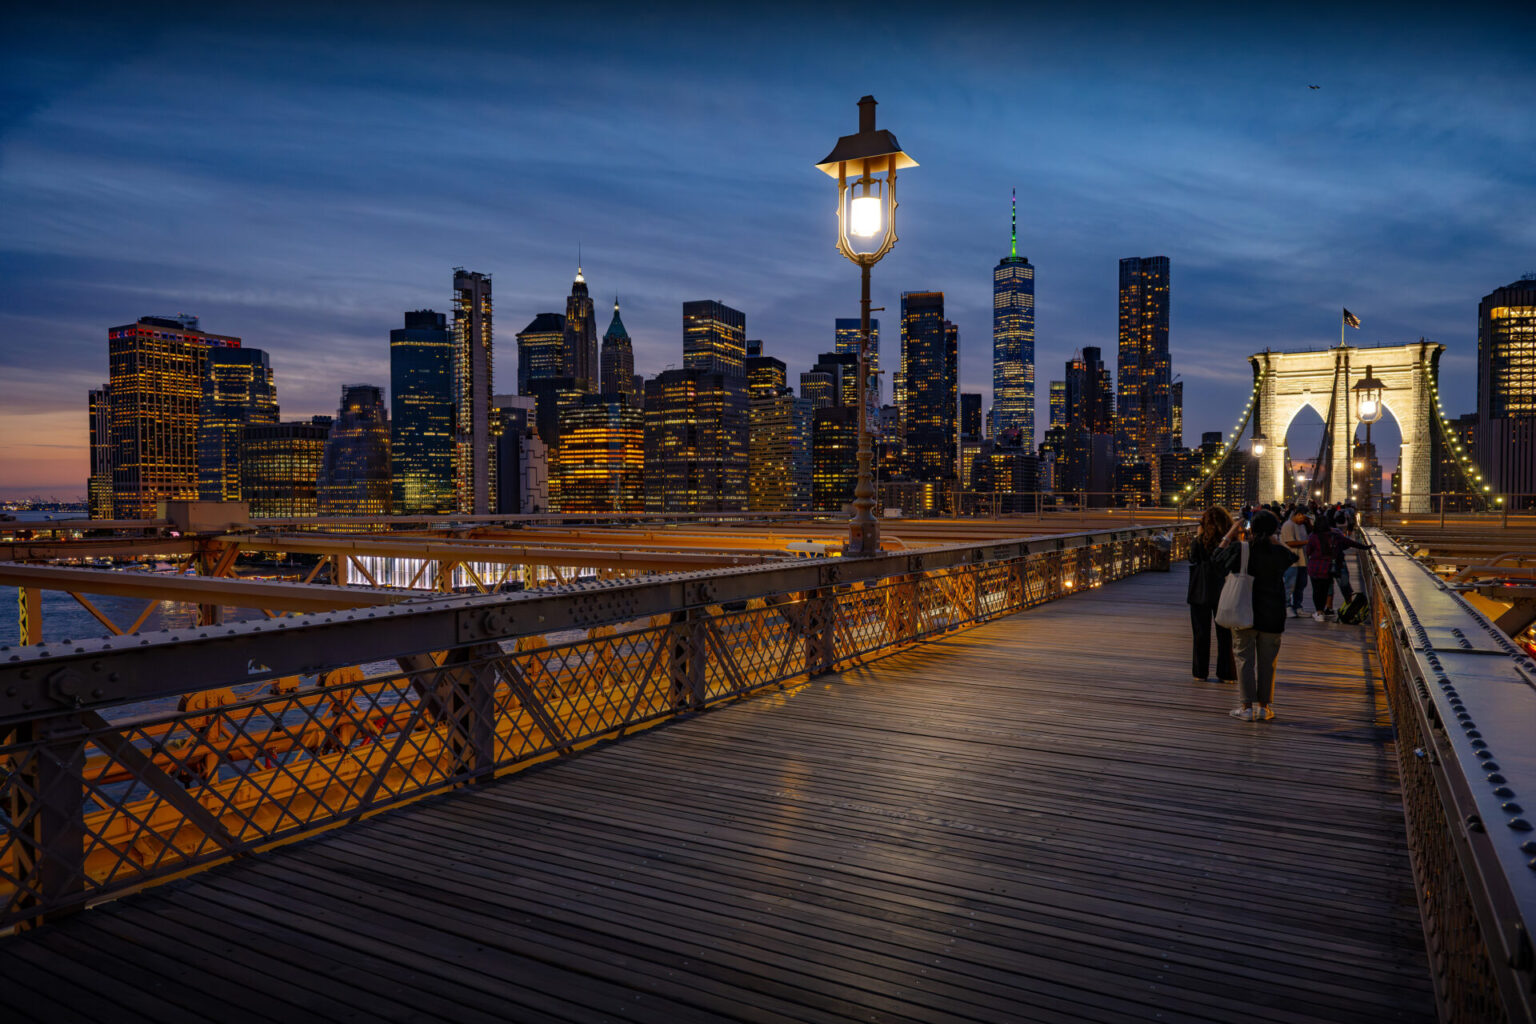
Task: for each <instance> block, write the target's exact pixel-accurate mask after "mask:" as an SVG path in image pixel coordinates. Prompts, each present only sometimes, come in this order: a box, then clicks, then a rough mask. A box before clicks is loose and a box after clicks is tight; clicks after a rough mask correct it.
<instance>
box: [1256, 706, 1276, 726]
mask: <svg viewBox="0 0 1536 1024" xmlns="http://www.w3.org/2000/svg"><path fill="white" fill-rule="evenodd" d="M1274 717H1275V709H1274V708H1272V707H1269V706H1268V705H1265V706H1263V707H1259V708H1254V714H1253V720H1254V721H1255V722H1267V721H1269V720H1270V719H1271V718H1274Z"/></svg>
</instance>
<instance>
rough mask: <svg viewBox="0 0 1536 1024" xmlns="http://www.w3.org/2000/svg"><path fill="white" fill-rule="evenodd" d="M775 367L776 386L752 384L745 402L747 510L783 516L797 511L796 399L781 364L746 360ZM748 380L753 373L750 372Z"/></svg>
mask: <svg viewBox="0 0 1536 1024" xmlns="http://www.w3.org/2000/svg"><path fill="white" fill-rule="evenodd" d="M759 359H761V360H762V361H771V362H773V363H777V364H778V366H777V370H778V376H779V383H778V384H772V383H768V382H766V381H760V382H758V383H756V384H751V385H749V387H750V388H751V394H750V397H749V398H748V413H747V415H748V420H747V424H748V431H747V489H748V494H749V499H748V504H747V507H748V508H749V509H750V510H752V511H753V512H785V511H789V510H792V509H795V508H796V505H795V493H794V477H795V455H796V451H795V442H796V437H797V435H796V433H795V403H796V402H797V401H799V399H797V398H795V395H794V392H792V391H790V390H789V388H787V387H785V386H784V384H783V372H784V364H783V363H781V362H779V360H777V359H771V358H770V357H766V356H764V357H757V358H749V359H748V360H747V363H748V366H749V367H750V366H751V365H752V364H753V363H754V362H757V361H759ZM747 373H748V379H749V380H751V378H752V375H753V371H752V370H751V369H750V368H749V369H748V371H747Z"/></svg>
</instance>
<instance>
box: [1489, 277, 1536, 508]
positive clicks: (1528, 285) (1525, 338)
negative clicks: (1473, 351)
mask: <svg viewBox="0 0 1536 1024" xmlns="http://www.w3.org/2000/svg"><path fill="white" fill-rule="evenodd" d="M1477 420H1478V423H1477V446H1476V448H1477V465H1478V467H1479V468H1480V469H1481V471H1482V472H1483V473H1486V474H1487V479H1486V480H1485V481H1484V483H1485V484H1486V485H1487V486H1488V488H1489V493H1490V494H1493V495H1499V496H1503V497H1504V498H1505V503H1506V504H1507V505H1508V506H1510V507H1514V508H1536V278H1533V277H1531V276H1527V277H1524V278H1522V279H1520V280H1519V281H1515V282H1513V283H1512V284H1508V285H1506V286H1504V287H1503V288H1496V289H1494V290H1493V291H1492V292H1490V293H1489V294H1488V295H1485V296H1484V297H1483V301H1482V302H1481V303H1479V304H1478V307H1477Z"/></svg>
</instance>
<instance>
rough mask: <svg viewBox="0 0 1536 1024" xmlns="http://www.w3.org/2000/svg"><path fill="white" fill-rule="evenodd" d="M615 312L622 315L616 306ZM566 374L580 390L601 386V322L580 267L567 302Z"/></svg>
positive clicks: (590, 390) (594, 388) (589, 390)
mask: <svg viewBox="0 0 1536 1024" xmlns="http://www.w3.org/2000/svg"><path fill="white" fill-rule="evenodd" d="M614 312H615V313H617V312H618V306H617V304H615V306H614ZM565 375H566V376H567V377H574V378H575V379H576V388H577V390H579V391H586V392H595V391H597V389H598V385H599V367H598V351H597V320H596V318H595V314H594V311H593V308H592V296H591V295H589V294H588V293H587V279H586V278H585V277H583V276H582V275H581V268H580V267H577V268H576V280H575V281H573V282H572V283H571V294H570V295H568V296H566V299H565Z"/></svg>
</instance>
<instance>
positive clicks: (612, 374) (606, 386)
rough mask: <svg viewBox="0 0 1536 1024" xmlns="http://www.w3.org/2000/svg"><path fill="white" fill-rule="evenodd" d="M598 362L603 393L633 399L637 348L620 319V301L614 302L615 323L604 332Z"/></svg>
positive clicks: (610, 324)
mask: <svg viewBox="0 0 1536 1024" xmlns="http://www.w3.org/2000/svg"><path fill="white" fill-rule="evenodd" d="M598 361H599V363H601V368H600V375H601V377H602V389H601V390H602V393H603V394H605V395H623V396H625V398H627V399H633V397H634V393H635V346H634V343H633V342H631V341H630V340H629V331H627V330H625V329H624V321H623V320H621V319H620V318H619V300H618V299H614V300H613V321H612V322H611V323H609V324H608V330H606V331H604V332H603V348H602V352H601V353H600V354H599V359H598ZM632 404H633V403H632Z"/></svg>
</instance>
